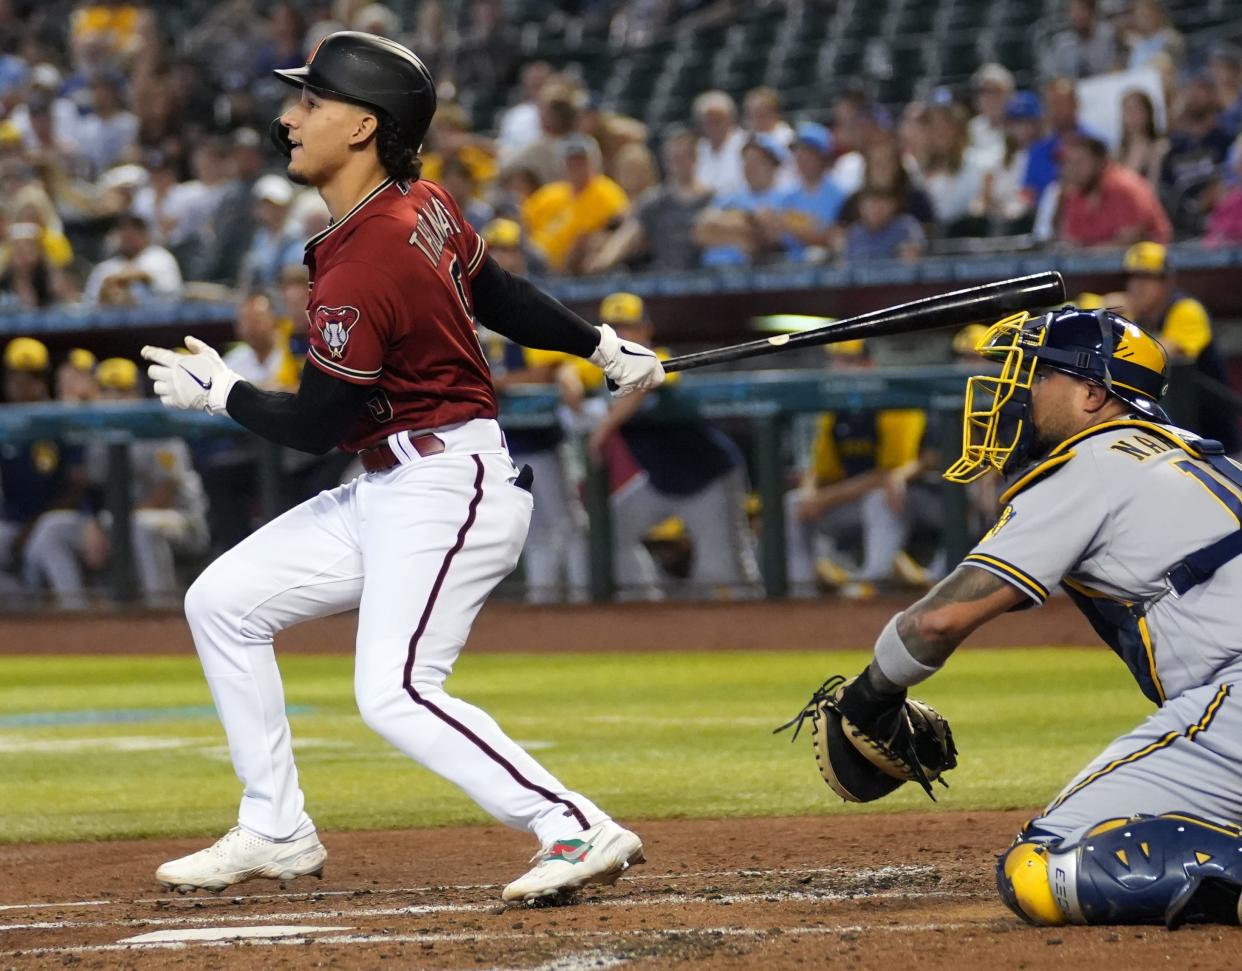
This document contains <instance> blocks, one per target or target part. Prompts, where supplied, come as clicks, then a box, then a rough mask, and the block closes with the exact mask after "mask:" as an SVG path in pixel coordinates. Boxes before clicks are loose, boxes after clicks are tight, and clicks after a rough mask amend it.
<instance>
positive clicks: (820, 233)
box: [781, 121, 845, 259]
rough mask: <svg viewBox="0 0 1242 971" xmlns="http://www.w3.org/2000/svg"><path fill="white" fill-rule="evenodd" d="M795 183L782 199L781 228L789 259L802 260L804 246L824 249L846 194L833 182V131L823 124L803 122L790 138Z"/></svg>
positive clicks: (828, 241) (804, 251) (804, 250)
mask: <svg viewBox="0 0 1242 971" xmlns="http://www.w3.org/2000/svg"><path fill="white" fill-rule="evenodd" d="M793 157H794V165H795V167H796V171H797V173H798V184H797V186H796V187H795V188H793V189H790V190H789V191H788V192H787V193H786V195H785V198H784V200H783V202H782V210H783V213H782V214H783V220H782V223H781V228H782V229H783V230H784V232H785V234H786V237H787V238H786V239H785V246H786V249H787V251H788V253H789V257H790V258H791V259H803V258H805V256H806V248H807V247H818V248H821V249H822V248H826V247H828V246H829V245H830V244H831V241H832V239H831V233H832V230H833V227H834V226H835V224H836V221H837V217H838V215H840V212H841V206H842V204H843V203H844V202H845V194H844V193H843V192H842V191H841V189H840V187H839V186H838V185H837V184H836V183H835V182H833V181H832V178H831V177H830V175H829V169H830V166H831V160H832V133H831V132H830V131H828V129H827V128H825V127H824V126H823V125H820V124H818V123H816V122H813V121H804V122H802V123H801V124H799V125H798V129H797V132H796V133H795V135H794V140H793Z"/></svg>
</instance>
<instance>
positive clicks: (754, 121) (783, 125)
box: [742, 86, 798, 189]
mask: <svg viewBox="0 0 1242 971" xmlns="http://www.w3.org/2000/svg"><path fill="white" fill-rule="evenodd" d="M742 120H743V126H744V127H745V129H746V131H747V132H748V133H750V134H754V135H771V136H772V137H773V138H775V139H776V140H777V141H778V142H780V143H781V145H782V146H783V147H784V148H785V161H784V163H783V164H782V165H781V170H780V172H779V173H777V177H776V184H777V185H778V186H779V187H780V188H782V189H792V188H794V187H795V186H797V184H798V172H797V170H796V169H795V168H794V159H793V154H792V152H791V149H792V148H793V140H794V130H793V127H792V126H791V125H790V124H789V122H787V121H785V120H784V119H782V118H781V96H780V92H779V91H777V90H776V89H775V88H771V87H766V86H764V87H758V88H751V90H749V91H747V92H746V97H745V98H743V99H742Z"/></svg>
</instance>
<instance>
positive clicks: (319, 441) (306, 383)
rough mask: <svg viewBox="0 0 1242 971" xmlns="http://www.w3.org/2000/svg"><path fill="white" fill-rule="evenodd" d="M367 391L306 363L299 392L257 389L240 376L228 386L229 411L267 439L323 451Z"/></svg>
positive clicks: (349, 422) (343, 430)
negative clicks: (229, 389) (239, 379)
mask: <svg viewBox="0 0 1242 971" xmlns="http://www.w3.org/2000/svg"><path fill="white" fill-rule="evenodd" d="M371 390H372V389H371V387H370V386H369V385H359V384H350V383H349V382H348V381H342V380H340V379H339V378H334V377H332V376H331V375H329V374H325V373H324V372H323V371H321V370H319V368H317V367H315V366H314V365H313V364H308V365H306V367H304V368H303V369H302V383H301V385H300V386H299V387H298V391H297V394H287V393H285V392H280V391H260V390H259V389H258V388H256V387H255V386H254V385H253V384H250V383H249V382H248V381H238V382H237V383H236V384H235V385H233V388H232V390H231V391H229V400H228V412H229V417H231V418H232V419H233V420H234V421H235V422H237V423H238V424H239V425H242V426H243V427H245V428H248V429H250V430H251V431H252V432H254V433H255V434H256V435H258V436H260V437H261V438H266V439H267V440H268V441H269V442H275V443H276V444H277V445H286V446H288V447H289V448H296V449H297V450H298V451H300V452H311V453H313V454H315V455H323V454H324V453H326V452H330V451H331V450H332V449H333V448H335V447H336V446H337V445H340V444H341V442H343V441H344V440H345V436H346V435H348V434H349V430H350V429H351V428H353V425H354V420H355V419H356V418H357V415H358V413H359V411H361V410H362V408H363V407H364V403H365V402H366V399H367V396H368V395H370V393H371Z"/></svg>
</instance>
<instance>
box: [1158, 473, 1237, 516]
mask: <svg viewBox="0 0 1242 971" xmlns="http://www.w3.org/2000/svg"><path fill="white" fill-rule="evenodd" d="M1173 468H1175V469H1177V470H1178V471H1179V472H1181V473H1182V475H1188V476H1190V477H1191V478H1192V479H1194V480H1196V481H1197V482H1198V483H1199V485H1201V486H1203V488H1205V489H1207V491H1208V492H1210V493H1211V494H1212V495H1213V497H1214V498H1215V499H1216V501H1217V502H1219V503H1220V504H1221V505H1222V506H1224V507H1225V508H1226V509H1228V510H1229V511H1230V512H1231V513H1232V514H1233V516H1234V518H1235V519H1237V521H1238V525H1240V526H1242V499H1239V498H1238V495H1237V493H1235V492H1234V491H1233V490H1232V489H1230V488H1228V487H1226V486H1225V485H1224V483H1222V482H1221V481H1220V480H1219V479H1217V478H1216V477H1215V476H1214V475H1212V474H1211V473H1210V472H1208V471H1207V469H1205V468H1203V467H1202V466H1200V465H1196V464H1195V463H1194V462H1192V461H1190V460H1189V459H1182V460H1181V461H1178V462H1174V463H1173Z"/></svg>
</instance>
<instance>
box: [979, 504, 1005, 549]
mask: <svg viewBox="0 0 1242 971" xmlns="http://www.w3.org/2000/svg"><path fill="white" fill-rule="evenodd" d="M1011 519H1013V506H1012V504H1011V505H1008V506H1006V507H1005V508H1004V509H1002V510H1001V514H1000V518H999V519H997V520H996V524H995V525H994V526H993V527H992V528H991V529H989V530H988V531H987V532H986V533H984V534H983V539H981V540H979V542H980V543H986V542H987V541H988V540H990V539H991V538H992V537H993V536H995V535H996V534H997V533H999V532H1000V531H1001V530H1002V529H1004V528H1005V524H1006V523H1007V522H1009V520H1011Z"/></svg>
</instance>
